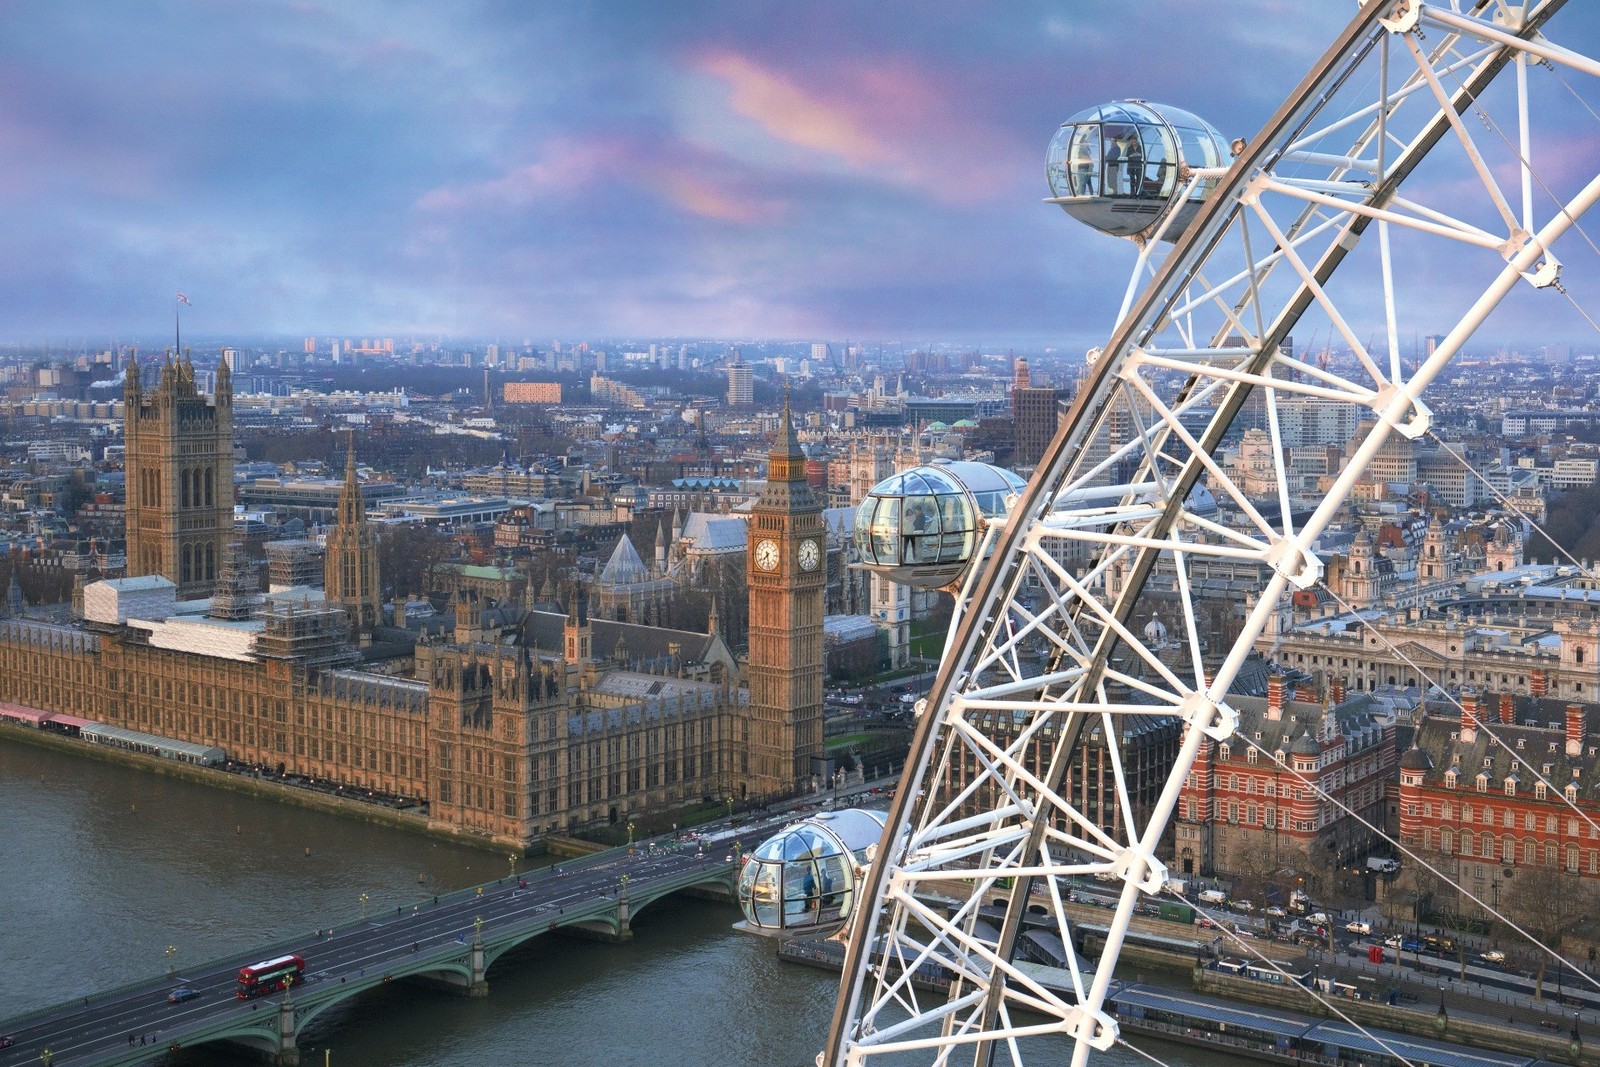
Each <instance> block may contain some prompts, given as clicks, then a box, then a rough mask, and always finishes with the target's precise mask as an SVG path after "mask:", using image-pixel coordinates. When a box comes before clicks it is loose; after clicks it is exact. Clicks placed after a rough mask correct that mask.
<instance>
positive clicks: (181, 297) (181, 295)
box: [178, 293, 194, 307]
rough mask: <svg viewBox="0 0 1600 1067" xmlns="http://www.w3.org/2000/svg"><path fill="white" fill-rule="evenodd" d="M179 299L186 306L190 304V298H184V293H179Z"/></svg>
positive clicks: (191, 305)
mask: <svg viewBox="0 0 1600 1067" xmlns="http://www.w3.org/2000/svg"><path fill="white" fill-rule="evenodd" d="M178 299H179V300H182V301H183V302H184V303H185V304H188V303H189V298H188V297H186V296H184V295H183V294H182V293H179V294H178ZM189 306H190V307H193V306H194V305H193V304H190V305H189Z"/></svg>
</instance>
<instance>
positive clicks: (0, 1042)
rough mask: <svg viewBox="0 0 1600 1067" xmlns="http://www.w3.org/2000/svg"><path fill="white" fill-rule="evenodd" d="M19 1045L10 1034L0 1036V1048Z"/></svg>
mask: <svg viewBox="0 0 1600 1067" xmlns="http://www.w3.org/2000/svg"><path fill="white" fill-rule="evenodd" d="M16 1043H17V1039H16V1038H14V1037H12V1036H11V1035H10V1034H0V1048H10V1047H11V1046H12V1045H15V1044H16Z"/></svg>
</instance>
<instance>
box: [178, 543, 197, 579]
mask: <svg viewBox="0 0 1600 1067" xmlns="http://www.w3.org/2000/svg"><path fill="white" fill-rule="evenodd" d="M193 567H194V546H192V545H184V546H183V563H182V569H181V570H180V571H179V575H180V577H179V580H180V581H182V582H184V583H187V582H188V581H189V576H190V575H191V574H193V573H194V571H193Z"/></svg>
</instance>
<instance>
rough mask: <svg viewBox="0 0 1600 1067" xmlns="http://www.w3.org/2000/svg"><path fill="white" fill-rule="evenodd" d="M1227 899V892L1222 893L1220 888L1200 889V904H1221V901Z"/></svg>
mask: <svg viewBox="0 0 1600 1067" xmlns="http://www.w3.org/2000/svg"><path fill="white" fill-rule="evenodd" d="M1227 899H1228V894H1226V893H1224V892H1223V891H1222V890H1220V889H1202V890H1200V902H1201V903H1202V904H1221V903H1222V902H1223V901H1225V900H1227Z"/></svg>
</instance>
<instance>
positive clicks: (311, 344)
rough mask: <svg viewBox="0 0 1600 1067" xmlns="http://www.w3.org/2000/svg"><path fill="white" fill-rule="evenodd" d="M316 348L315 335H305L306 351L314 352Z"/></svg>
mask: <svg viewBox="0 0 1600 1067" xmlns="http://www.w3.org/2000/svg"><path fill="white" fill-rule="evenodd" d="M316 350H317V339H316V338H315V337H307V338H306V351H307V352H308V353H310V352H315V351H316Z"/></svg>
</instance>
